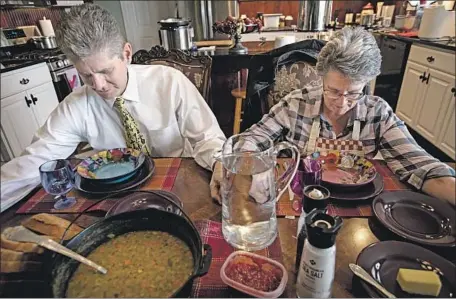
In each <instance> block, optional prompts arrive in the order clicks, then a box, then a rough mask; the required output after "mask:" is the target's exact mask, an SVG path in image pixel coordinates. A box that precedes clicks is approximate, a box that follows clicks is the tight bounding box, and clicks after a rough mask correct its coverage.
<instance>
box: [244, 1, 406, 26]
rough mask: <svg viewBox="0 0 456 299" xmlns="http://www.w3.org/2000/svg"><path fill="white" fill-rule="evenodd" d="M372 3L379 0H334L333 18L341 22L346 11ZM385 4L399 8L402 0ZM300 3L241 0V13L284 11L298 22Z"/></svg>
mask: <svg viewBox="0 0 456 299" xmlns="http://www.w3.org/2000/svg"><path fill="white" fill-rule="evenodd" d="M369 2H370V3H371V4H372V5H373V6H374V7H376V5H377V2H379V1H378V0H354V1H340V0H336V1H333V10H332V14H333V15H332V20H334V19H335V17H336V16H337V17H338V20H339V22H343V21H344V20H345V12H346V11H347V10H351V11H352V12H354V13H357V12H361V10H362V8H363V6H364V5H366V4H367V3H369ZM382 2H384V3H385V5H391V4H395V5H396V8H397V9H399V7H400V6H401V3H402V1H395V0H383V1H382ZM299 3H300V1H297V0H288V1H287V0H281V1H258V0H241V1H240V3H239V11H240V14H245V15H247V16H248V17H253V16H256V14H257V12H262V13H282V14H283V15H285V16H286V15H291V16H292V17H293V24H297V19H298V14H299Z"/></svg>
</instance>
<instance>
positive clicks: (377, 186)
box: [322, 173, 384, 201]
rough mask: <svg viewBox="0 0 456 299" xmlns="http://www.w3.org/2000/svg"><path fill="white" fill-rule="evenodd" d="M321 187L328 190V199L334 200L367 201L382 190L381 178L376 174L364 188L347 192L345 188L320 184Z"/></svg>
mask: <svg viewBox="0 0 456 299" xmlns="http://www.w3.org/2000/svg"><path fill="white" fill-rule="evenodd" d="M322 185H323V186H325V187H326V188H328V189H329V191H330V192H331V195H330V198H331V199H335V200H344V201H345V200H347V201H352V200H368V199H371V198H374V197H375V196H377V195H379V194H380V193H381V192H382V191H383V188H384V183H383V177H382V175H381V174H380V173H377V175H376V177H375V179H374V180H373V181H372V182H371V183H369V184H366V185H364V186H361V187H359V188H356V189H354V190H350V191H348V192H347V188H343V187H342V188H340V187H336V186H334V185H331V184H325V183H322Z"/></svg>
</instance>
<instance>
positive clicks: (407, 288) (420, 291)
mask: <svg viewBox="0 0 456 299" xmlns="http://www.w3.org/2000/svg"><path fill="white" fill-rule="evenodd" d="M396 280H397V282H398V283H399V286H400V287H401V289H402V290H403V291H404V292H407V293H410V294H417V295H425V296H434V297H437V296H438V295H439V293H440V289H441V288H442V282H441V281H440V277H439V275H438V274H437V273H435V272H433V271H427V270H413V269H403V268H400V269H399V271H398V272H397V278H396Z"/></svg>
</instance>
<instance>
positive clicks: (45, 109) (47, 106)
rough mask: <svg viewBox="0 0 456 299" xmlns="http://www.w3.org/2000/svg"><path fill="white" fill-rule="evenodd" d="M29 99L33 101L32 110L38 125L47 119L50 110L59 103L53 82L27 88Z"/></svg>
mask: <svg viewBox="0 0 456 299" xmlns="http://www.w3.org/2000/svg"><path fill="white" fill-rule="evenodd" d="M27 94H28V97H29V99H31V100H32V101H33V103H34V104H33V106H32V110H33V113H34V114H35V118H36V121H37V122H38V127H41V126H42V125H43V124H44V122H45V121H46V120H47V119H48V117H49V115H50V114H51V112H52V111H53V110H54V109H55V107H57V105H58V104H59V100H58V99H57V94H56V93H55V89H54V84H52V82H48V83H46V84H43V85H41V86H38V87H35V88H32V89H29V90H27Z"/></svg>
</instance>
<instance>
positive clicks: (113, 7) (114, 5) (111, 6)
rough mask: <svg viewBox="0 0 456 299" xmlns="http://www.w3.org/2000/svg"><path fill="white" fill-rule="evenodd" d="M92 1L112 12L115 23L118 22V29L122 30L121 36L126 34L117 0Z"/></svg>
mask: <svg viewBox="0 0 456 299" xmlns="http://www.w3.org/2000/svg"><path fill="white" fill-rule="evenodd" d="M93 3H95V4H98V5H100V6H101V7H103V8H105V9H107V10H109V12H110V13H112V14H113V16H114V18H116V20H117V23H118V24H119V28H120V31H121V32H122V34H123V36H125V37H126V36H127V34H126V33H125V23H124V18H123V14H122V8H121V7H120V1H119V0H113V1H102V0H95V1H93Z"/></svg>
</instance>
